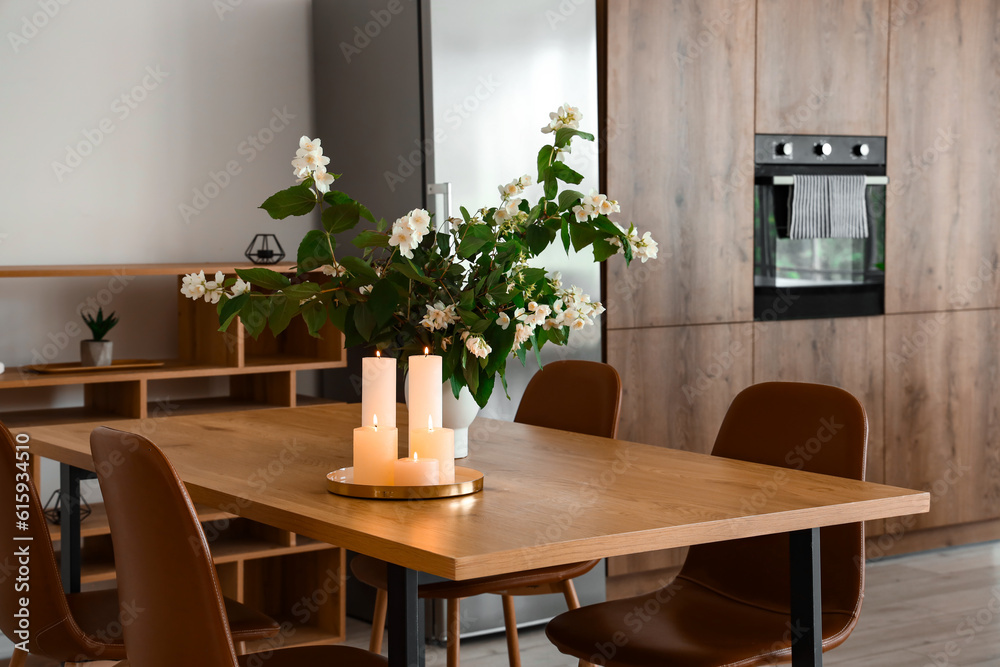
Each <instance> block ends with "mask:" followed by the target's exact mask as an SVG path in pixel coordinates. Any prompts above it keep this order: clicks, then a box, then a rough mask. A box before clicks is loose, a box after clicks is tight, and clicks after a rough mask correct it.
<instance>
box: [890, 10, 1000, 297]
mask: <svg viewBox="0 0 1000 667" xmlns="http://www.w3.org/2000/svg"><path fill="white" fill-rule="evenodd" d="M891 25H892V30H891V36H890V40H889V132H888V145H889V154H888V156H889V162H888V174H889V178H890V179H891V183H890V186H889V189H888V194H887V197H886V199H887V204H886V293H885V298H886V312H890V313H897V312H916V311H930V310H951V309H967V308H984V307H997V306H1000V279H998V262H1000V258H998V255H1000V224H997V223H998V220H1000V188H998V187H997V174H998V173H1000V3H997V2H986V1H981V2H966V1H965V0H935V2H923V3H918V2H912V3H911V2H899V1H896V2H893V5H892V16H891Z"/></svg>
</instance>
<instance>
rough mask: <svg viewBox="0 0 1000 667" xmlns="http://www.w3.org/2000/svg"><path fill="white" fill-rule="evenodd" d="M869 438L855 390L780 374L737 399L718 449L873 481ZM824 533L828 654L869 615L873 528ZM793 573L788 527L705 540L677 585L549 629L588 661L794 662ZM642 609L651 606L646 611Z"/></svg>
mask: <svg viewBox="0 0 1000 667" xmlns="http://www.w3.org/2000/svg"><path fill="white" fill-rule="evenodd" d="M867 442H868V420H867V417H866V416H865V410H864V408H863V407H862V405H861V404H860V403H859V402H858V400H857V399H856V398H855V397H854V396H852V395H851V394H849V393H848V392H846V391H844V390H843V389H838V388H837V387H830V386H825V385H818V384H806V383H798V382H769V383H764V384H758V385H753V386H751V387H748V388H747V389H745V390H743V391H742V392H740V394H739V395H737V396H736V398H735V399H734V400H733V403H732V405H731V406H730V407H729V411H728V412H727V413H726V417H725V419H724V420H723V422H722V427H721V428H720V429H719V434H718V437H717V438H716V441H715V447H714V449H713V450H712V455H713V456H720V457H725V458H730V459H738V460H741V461H751V462H755V463H763V464H767V465H771V466H778V467H782V468H796V469H801V470H806V471H809V472H814V473H820V474H825V475H835V476H838V477H845V478H850V479H857V480H863V479H864V477H865V455H866V447H867ZM779 474H780V472H779ZM775 483H776V487H777V489H778V490H777V491H775V493H781V491H780V486H781V484H780V479H777V480H776V481H775ZM755 492H759V489H747V490H746V493H747V495H748V500H751V498H750V497H751V496H752V494H753V493H755ZM748 511H752V509H751V510H748ZM820 532H821V537H820V549H821V552H820V564H821V565H820V566H821V568H822V626H823V628H822V635H823V640H822V642H823V650H824V651H827V650H829V649H832V648H834V647H836V646H839V645H840V644H841V643H843V642H844V640H846V639H847V637H848V635H850V633H851V630H853V629H854V626H855V625H856V624H857V622H858V617H859V615H860V613H861V600H862V598H863V597H864V575H865V572H864V524H862V523H854V524H846V525H841V526H830V527H826V528H822V529H821V531H820ZM789 571H790V566H789V538H788V534H787V533H785V534H778V535H765V536H761V537H752V538H748V539H741V540H732V541H727V542H715V543H712V544H703V545H699V546H694V547H691V549H690V551H689V552H688V556H687V559H686V560H685V562H684V566H683V567H682V568H681V571H680V574H678V575H677V578H676V579H675V580H674V581H673V582H672V583H671V584H669V585H668V586H667V587H665V588H661V589H660V590H657V591H654V592H652V593H647V594H645V595H639V596H637V597H632V598H626V599H622V600H614V601H610V602H602V603H599V604H595V605H590V606H587V607H581V608H579V609H575V610H573V611H569V612H566V613H563V614H560V615H559V616H557V617H556V618H554V619H553V620H552V621H551V622H550V623H549V624H548V626H547V627H546V634H547V635H548V638H549V640H550V641H552V643H553V644H555V645H556V647H557V648H558V649H559V650H560V651H561V652H563V653H566V654H568V655H571V656H574V657H576V658H579V659H580V660H581V664H583V663H584V661H587V662H590V663H593V664H596V665H611V666H624V665H628V666H629V667H645V666H647V665H648V666H650V667H652V666H653V665H657V666H659V665H671V667H752V666H754V665H773V664H777V663H781V662H788V661H789V660H790V656H791V637H790V635H791V632H790V630H789V625H788V623H789V617H790V613H791V612H790V596H791V591H790V584H789V577H790V572H789ZM636 609H644V610H646V612H647V613H646V614H644V615H641V618H640V617H637V616H636V614H635V613H634V611H635V610H636ZM626 619H631V620H630V621H629V622H626Z"/></svg>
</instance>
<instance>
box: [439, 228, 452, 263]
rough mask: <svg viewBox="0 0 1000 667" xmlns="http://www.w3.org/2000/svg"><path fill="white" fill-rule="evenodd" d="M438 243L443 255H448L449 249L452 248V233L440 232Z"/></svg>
mask: <svg viewBox="0 0 1000 667" xmlns="http://www.w3.org/2000/svg"><path fill="white" fill-rule="evenodd" d="M437 245H438V250H439V251H440V252H441V256H442V257H447V256H448V250H449V249H450V248H451V235H449V234H444V233H442V232H438V234H437Z"/></svg>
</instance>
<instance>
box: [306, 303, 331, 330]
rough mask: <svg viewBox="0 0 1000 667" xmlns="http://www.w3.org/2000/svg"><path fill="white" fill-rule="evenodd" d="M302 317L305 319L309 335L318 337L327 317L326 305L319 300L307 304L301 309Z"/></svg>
mask: <svg viewBox="0 0 1000 667" xmlns="http://www.w3.org/2000/svg"><path fill="white" fill-rule="evenodd" d="M302 319H303V320H305V323H306V327H308V328H309V335H310V336H315V337H316V338H319V337H320V335H319V332H320V330H321V329H322V328H323V325H325V324H326V321H327V319H328V317H327V309H326V306H325V305H323V303H321V302H319V301H316V302H313V303H311V304H309V305H308V306H307V307H306V309H305V310H303V311H302Z"/></svg>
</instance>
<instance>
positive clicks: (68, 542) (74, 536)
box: [59, 463, 92, 593]
mask: <svg viewBox="0 0 1000 667" xmlns="http://www.w3.org/2000/svg"><path fill="white" fill-rule="evenodd" d="M90 476H92V475H91V473H88V472H87V471H86V470H81V469H80V468H74V467H73V466H71V465H66V464H65V463H60V464H59V490H60V492H59V561H60V562H59V569H60V573H61V574H62V583H63V589H64V590H65V591H66V592H67V593H79V592H80V480H81V479H86V478H87V477H90Z"/></svg>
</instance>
